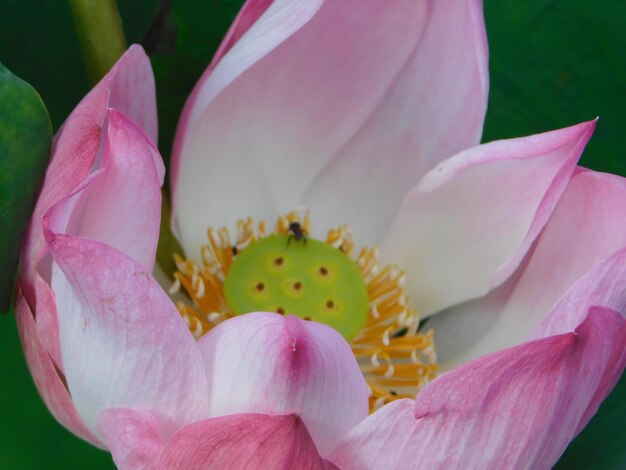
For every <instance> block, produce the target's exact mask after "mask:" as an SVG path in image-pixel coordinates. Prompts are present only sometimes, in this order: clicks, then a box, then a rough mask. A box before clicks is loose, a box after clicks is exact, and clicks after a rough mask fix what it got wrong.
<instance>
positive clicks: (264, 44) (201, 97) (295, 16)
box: [170, 0, 324, 201]
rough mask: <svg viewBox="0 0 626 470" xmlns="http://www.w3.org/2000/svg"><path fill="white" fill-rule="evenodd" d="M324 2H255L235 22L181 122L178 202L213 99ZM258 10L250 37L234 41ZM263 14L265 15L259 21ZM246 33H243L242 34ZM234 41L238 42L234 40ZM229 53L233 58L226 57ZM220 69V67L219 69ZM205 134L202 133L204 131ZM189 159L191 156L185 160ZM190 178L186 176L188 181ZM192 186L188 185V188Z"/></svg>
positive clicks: (175, 174)
mask: <svg viewBox="0 0 626 470" xmlns="http://www.w3.org/2000/svg"><path fill="white" fill-rule="evenodd" d="M323 1H324V0H312V1H308V0H276V1H273V2H272V4H271V5H268V6H267V8H265V5H263V3H267V2H262V1H252V2H248V3H247V4H246V5H244V7H243V9H242V12H241V13H240V15H239V16H238V17H237V19H236V20H235V24H233V26H231V29H230V30H229V31H228V34H227V37H226V38H225V42H224V43H223V44H222V46H221V47H220V49H219V50H218V52H217V55H216V57H215V58H214V60H213V61H212V62H211V64H210V65H209V67H208V68H207V70H205V72H204V74H203V75H202V77H201V78H200V80H199V82H198V83H197V84H196V86H195V87H194V89H193V91H192V93H191V95H190V96H189V99H188V100H187V103H185V109H184V110H183V113H182V115H181V118H180V122H179V124H178V129H177V131H176V138H175V141H174V148H173V152H172V162H171V169H170V170H171V171H170V180H171V182H172V196H173V198H174V201H175V200H176V188H177V187H178V184H177V183H178V180H179V168H180V165H181V157H182V152H183V151H185V153H189V150H188V148H189V143H188V142H187V141H188V140H189V139H190V132H191V131H192V130H193V129H194V128H195V126H196V124H197V122H198V119H199V118H200V116H202V114H203V113H204V112H205V110H206V108H207V107H208V105H209V104H210V103H211V102H212V101H213V99H214V98H215V97H216V96H217V95H218V94H219V93H220V92H222V91H223V90H224V89H225V88H226V87H227V86H228V85H230V84H231V83H232V82H233V81H234V80H235V79H237V77H238V76H239V75H241V74H242V73H244V72H245V71H246V70H247V69H248V68H250V67H252V66H253V65H254V64H256V63H257V62H258V61H259V60H261V59H262V58H263V57H265V56H266V55H267V54H269V53H270V52H271V51H272V50H273V49H275V48H276V47H278V46H279V45H280V44H281V43H282V42H283V41H285V40H286V39H287V38H289V37H290V36H291V35H293V34H294V33H295V32H296V31H298V30H299V29H300V28H301V27H302V26H303V25H304V24H306V22H307V21H309V20H310V19H311V17H312V16H313V15H315V13H316V12H317V10H318V9H319V8H320V6H321V4H322V3H323ZM249 3H251V4H253V5H254V6H253V7H252V9H253V10H254V11H253V13H252V15H251V17H250V20H252V19H254V23H253V24H251V25H250V26H249V27H248V28H247V29H246V31H245V33H247V34H245V35H244V34H242V36H245V37H243V38H242V37H240V38H237V41H232V43H231V40H230V37H231V36H236V35H237V33H236V31H237V29H238V27H237V23H238V20H240V19H243V18H244V17H246V16H247V14H246V13H245V11H246V10H248V8H249V6H248V4H249ZM256 4H258V6H257V5H256ZM261 10H262V14H261V15H259V16H258V17H256V15H257V14H258V13H260V12H261ZM241 32H242V33H243V31H241ZM233 39H234V38H233ZM226 52H229V54H226ZM218 65H219V67H217V66H218ZM200 132H201V133H202V130H200ZM184 158H185V159H189V157H188V156H185V157H184ZM184 178H186V176H185V177H184ZM187 184H188V183H184V185H187Z"/></svg>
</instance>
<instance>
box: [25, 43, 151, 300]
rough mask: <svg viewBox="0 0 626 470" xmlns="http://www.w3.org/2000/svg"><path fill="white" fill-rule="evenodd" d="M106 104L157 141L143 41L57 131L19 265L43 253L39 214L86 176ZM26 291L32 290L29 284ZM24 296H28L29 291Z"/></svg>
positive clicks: (67, 193) (116, 65)
mask: <svg viewBox="0 0 626 470" xmlns="http://www.w3.org/2000/svg"><path fill="white" fill-rule="evenodd" d="M109 107H115V108H117V109H119V110H120V111H121V112H123V113H124V114H125V115H126V116H128V117H129V119H131V120H132V121H134V122H136V123H137V124H138V125H139V126H140V127H141V128H142V129H143V130H144V131H145V132H146V134H147V135H148V136H149V138H150V139H151V140H153V141H154V142H156V138H157V114H156V99H155V88H154V77H153V75H152V68H151V66H150V60H149V59H148V57H147V56H146V54H145V52H144V51H143V49H142V48H141V46H137V45H133V46H131V47H130V48H129V49H128V51H126V53H125V54H124V55H123V56H122V57H121V58H120V59H119V60H118V62H117V63H116V64H115V65H114V66H113V68H112V69H111V70H110V71H109V73H108V74H107V75H105V77H104V78H103V79H102V80H101V81H100V83H98V85H96V87H95V88H94V89H93V90H92V91H91V92H90V93H89V94H88V95H87V96H86V97H85V98H84V99H83V100H82V101H81V102H80V103H79V104H78V106H77V107H76V108H75V109H74V111H73V112H72V114H70V116H69V117H68V118H67V120H66V121H65V123H64V124H63V126H62V127H61V129H60V130H59V132H58V133H57V135H56V136H55V142H54V148H53V155H52V160H51V161H50V165H49V167H48V170H47V171H46V176H45V179H44V183H43V185H42V189H41V194H40V196H39V199H38V201H37V204H36V206H35V210H34V214H33V217H32V219H31V224H30V227H29V230H28V232H27V237H26V239H25V244H24V248H23V256H24V259H23V260H22V264H23V266H25V267H26V268H27V270H30V269H31V263H32V262H34V261H35V260H36V259H37V258H38V257H39V256H40V254H41V250H42V249H43V247H44V244H45V243H44V239H43V233H42V228H41V223H40V219H41V216H42V215H43V214H44V213H45V212H46V211H47V210H48V209H49V208H50V207H51V206H52V205H53V204H55V203H56V202H58V201H60V200H61V199H63V198H65V197H67V196H68V195H69V194H70V193H71V192H72V191H74V189H75V188H76V187H77V186H78V185H79V184H80V183H81V182H82V181H84V180H85V178H87V175H89V173H90V172H91V171H92V168H93V166H94V163H95V162H96V155H97V153H98V150H99V148H100V145H101V130H102V127H103V125H104V122H105V116H106V114H107V109H108V108H109ZM28 287H29V290H30V286H28ZM27 297H31V294H30V292H28V293H27Z"/></svg>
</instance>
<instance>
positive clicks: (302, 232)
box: [287, 222, 309, 246]
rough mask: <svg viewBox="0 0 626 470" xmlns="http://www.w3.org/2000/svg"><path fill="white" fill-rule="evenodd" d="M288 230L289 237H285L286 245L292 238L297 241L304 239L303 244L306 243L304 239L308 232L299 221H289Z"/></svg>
mask: <svg viewBox="0 0 626 470" xmlns="http://www.w3.org/2000/svg"><path fill="white" fill-rule="evenodd" d="M288 232H289V238H288V239H287V246H289V244H290V243H291V239H292V238H293V239H295V240H296V241H297V242H299V241H304V244H305V245H306V239H307V236H308V235H309V234H308V232H307V231H306V229H304V228H303V227H302V225H300V222H290V223H289V229H288Z"/></svg>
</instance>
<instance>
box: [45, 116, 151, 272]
mask: <svg viewBox="0 0 626 470" xmlns="http://www.w3.org/2000/svg"><path fill="white" fill-rule="evenodd" d="M107 117H108V125H107V126H106V130H105V137H104V143H103V144H104V148H103V156H102V162H101V169H100V170H98V171H97V172H94V173H92V175H91V177H90V178H87V179H86V180H85V182H83V184H82V185H81V186H79V188H77V190H76V191H74V193H73V194H72V195H71V196H68V198H65V199H63V200H61V201H59V202H58V203H57V204H56V205H55V206H53V208H52V209H51V210H50V212H49V214H48V215H47V216H46V217H45V219H44V220H45V222H46V223H49V224H51V226H53V227H54V230H55V232H57V233H68V234H72V235H77V236H80V237H84V238H89V239H92V240H97V241H101V242H103V243H106V244H107V245H110V246H112V247H114V248H117V249H118V250H120V251H121V252H123V253H125V254H127V255H128V256H130V257H131V258H133V259H134V260H135V261H137V262H138V263H139V264H141V265H142V266H143V267H144V269H145V270H146V271H151V270H152V268H153V266H154V260H155V254H156V247H157V242H158V238H159V225H160V213H161V190H160V187H161V184H162V182H163V180H162V179H161V178H160V175H159V171H158V170H157V168H156V166H155V158H158V159H159V160H160V156H159V155H158V152H156V149H155V148H154V146H153V145H152V143H151V142H150V141H149V139H148V138H147V137H146V136H145V134H144V133H143V132H142V131H141V130H140V129H139V128H138V127H137V126H136V125H135V124H133V123H132V122H130V121H129V120H128V119H127V118H126V117H124V116H123V115H122V114H121V113H120V112H118V111H116V110H113V109H111V110H109V112H108V114H107ZM155 153H156V157H155ZM161 165H162V163H161Z"/></svg>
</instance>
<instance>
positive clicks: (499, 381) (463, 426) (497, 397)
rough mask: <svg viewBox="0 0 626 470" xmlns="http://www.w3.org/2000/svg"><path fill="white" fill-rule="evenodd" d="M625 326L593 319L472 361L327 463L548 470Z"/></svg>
mask: <svg viewBox="0 0 626 470" xmlns="http://www.w3.org/2000/svg"><path fill="white" fill-rule="evenodd" d="M623 325H624V320H623V319H622V318H621V317H620V316H619V315H616V314H615V312H610V311H607V310H604V309H600V310H594V311H591V312H590V313H589V315H588V316H587V319H586V320H585V321H584V322H583V324H582V325H581V326H579V327H578V328H577V330H576V332H575V333H566V334H563V335H558V336H552V337H549V338H543V339H540V340H535V341H531V342H528V343H525V344H522V345H520V346H517V347H514V348H510V349H506V350H503V351H500V352H497V353H494V354H490V355H488V356H485V357H482V358H480V359H477V360H475V361H472V362H470V363H468V364H466V365H464V366H461V367H459V368H457V369H455V370H453V371H451V372H448V373H447V374H444V375H442V376H441V377H439V378H438V379H436V380H435V381H433V382H431V383H430V384H429V385H427V386H426V387H425V388H424V390H422V392H421V393H420V394H419V395H418V397H417V400H416V402H415V407H414V408H413V407H412V406H411V405H412V402H411V401H410V400H403V401H397V402H393V403H392V404H391V405H387V406H385V407H383V408H382V409H381V410H380V411H378V412H376V413H374V414H373V415H371V416H370V417H369V418H368V419H366V420H365V421H363V422H361V423H360V424H359V425H357V427H356V428H354V429H353V430H352V431H351V432H350V433H349V434H348V435H347V437H346V438H345V439H344V440H343V441H342V442H341V443H340V444H339V446H338V448H337V449H336V451H335V454H334V456H333V457H332V458H331V460H332V461H333V462H334V463H335V464H336V465H338V466H339V467H341V468H342V469H351V468H358V469H362V468H401V466H402V465H403V464H404V465H406V463H407V462H409V463H410V462H413V463H418V462H419V465H420V466H423V467H424V468H442V469H444V468H445V469H456V468H458V469H462V468H463V469H464V468H485V469H501V468H506V469H517V468H550V467H551V466H552V465H553V464H554V463H555V462H556V461H557V459H558V458H559V456H560V455H561V453H562V452H563V451H564V450H565V448H566V446H567V444H568V443H569V442H570V441H571V439H572V438H573V437H574V436H575V434H576V430H577V426H578V423H579V421H580V419H581V416H582V415H583V414H584V412H585V409H586V407H587V406H588V404H589V402H590V401H591V400H592V398H593V396H594V394H595V392H596V390H597V387H598V385H599V384H600V382H601V380H602V376H603V371H604V368H605V367H607V365H608V363H609V361H610V360H612V351H613V348H614V346H615V344H616V341H619V340H620V339H621V337H620V334H621V330H622V328H623Z"/></svg>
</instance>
